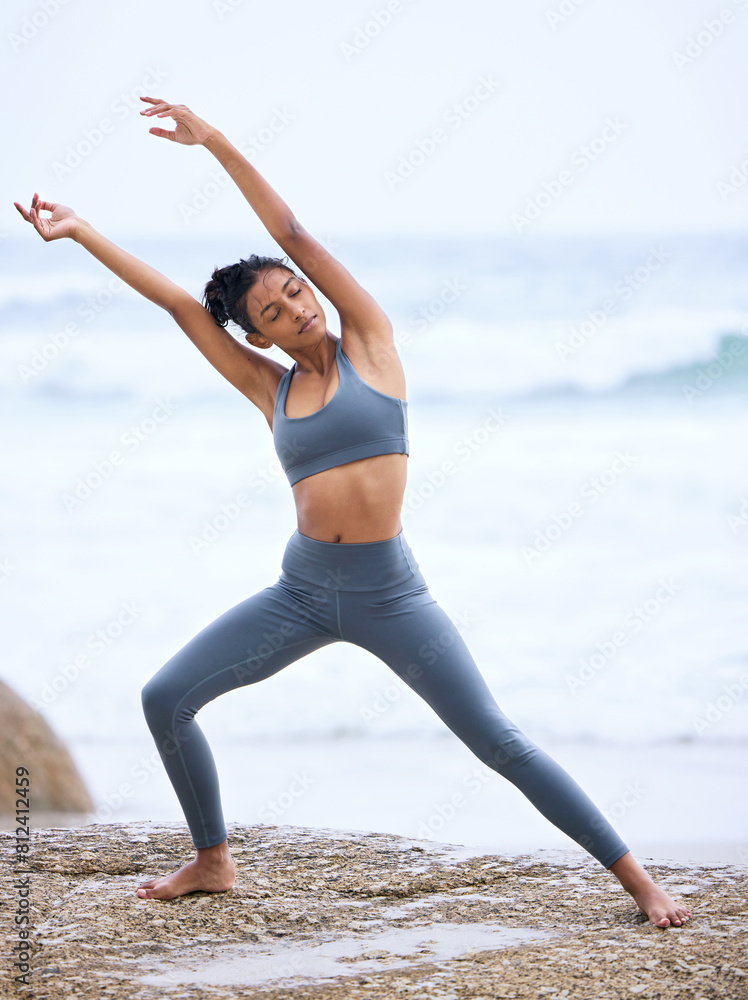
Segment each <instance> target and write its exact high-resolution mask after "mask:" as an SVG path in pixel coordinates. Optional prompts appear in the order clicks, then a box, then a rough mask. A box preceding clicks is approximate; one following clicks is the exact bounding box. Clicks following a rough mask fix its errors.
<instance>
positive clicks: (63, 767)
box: [0, 681, 93, 815]
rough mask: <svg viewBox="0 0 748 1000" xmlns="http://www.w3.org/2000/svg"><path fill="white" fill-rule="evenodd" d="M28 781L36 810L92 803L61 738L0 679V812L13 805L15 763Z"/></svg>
mask: <svg viewBox="0 0 748 1000" xmlns="http://www.w3.org/2000/svg"><path fill="white" fill-rule="evenodd" d="M19 766H23V767H27V768H28V769H29V771H30V772H31V777H32V780H33V788H32V795H33V801H32V807H33V809H34V811H35V812H36V813H37V814H38V813H39V812H51V813H54V812H57V813H66V812H70V813H83V814H85V813H88V812H91V811H92V810H93V803H92V802H91V797H90V795H89V794H88V790H87V789H86V786H85V784H84V783H83V779H82V778H81V776H80V774H79V773H78V769H77V767H76V766H75V763H74V762H73V758H72V757H71V756H70V754H69V752H68V750H67V748H66V747H65V745H64V743H62V741H61V740H60V739H59V737H57V736H56V735H55V734H54V732H53V731H52V730H51V729H50V728H49V726H48V724H47V723H46V722H45V720H44V718H43V717H42V716H41V715H40V714H39V713H38V712H37V711H35V710H34V709H33V708H31V706H30V705H27V704H26V702H25V701H24V700H23V698H20V697H19V696H18V695H17V694H16V693H15V691H12V690H11V689H10V688H9V687H8V685H7V684H4V683H3V682H2V681H0V813H2V814H6V815H7V814H12V813H13V812H14V811H15V808H16V768H17V767H19Z"/></svg>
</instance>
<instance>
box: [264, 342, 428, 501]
mask: <svg viewBox="0 0 748 1000" xmlns="http://www.w3.org/2000/svg"><path fill="white" fill-rule="evenodd" d="M335 358H336V361H337V366H338V379H339V381H340V384H339V385H338V388H337V389H336V391H335V395H334V396H333V397H332V399H330V400H329V401H328V402H327V403H325V405H324V406H323V407H322V408H321V409H319V410H316V411H315V412H314V413H310V414H309V415H308V416H306V417H287V416H286V414H285V409H286V396H287V395H288V388H289V386H290V384H291V378H292V376H293V373H294V371H295V370H296V363H295V362H294V364H293V367H292V368H289V369H288V371H286V372H285V373H284V374H283V375H282V376H281V379H280V382H279V383H278V388H277V389H276V392H275V408H274V410H273V444H274V445H275V450H276V452H277V453H278V458H279V459H280V462H281V465H282V466H283V471H284V472H285V473H286V476H287V477H288V481H289V482H290V484H291V485H292V486H293V485H294V483H298V481H299V480H300V479H305V478H306V477H307V476H313V475H314V474H315V473H317V472H324V471H325V470H326V469H334V468H335V467H336V466H338V465H345V464H346V462H355V461H356V459H359V458H371V457H372V456H373V455H392V454H405V455H409V454H410V451H409V444H408V404H407V402H406V400H404V399H400V398H399V397H398V396H388V395H387V394H386V393H384V392H380V391H379V390H378V389H374V388H373V387H372V386H370V385H369V384H368V382H364V380H363V379H362V378H361V376H360V375H359V374H358V372H357V371H356V369H355V368H354V367H353V365H352V364H351V362H350V359H349V358H348V356H347V355H346V354H345V352H344V351H343V347H342V344H341V340H340V337H338V338H337V343H336V345H335Z"/></svg>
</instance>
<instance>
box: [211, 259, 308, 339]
mask: <svg viewBox="0 0 748 1000" xmlns="http://www.w3.org/2000/svg"><path fill="white" fill-rule="evenodd" d="M287 260H288V257H283V258H280V257H260V256H258V255H257V254H256V253H253V254H252V255H251V256H250V257H249V258H248V259H247V260H243V259H242V260H240V261H239V263H238V264H229V265H228V266H227V267H217V268H215V269H214V271H213V274H212V275H211V276H210V281H209V282H208V283H207V284H206V286H205V291H204V293H203V305H204V306H205V308H206V309H207V310H208V312H209V313H210V314H211V316H212V317H213V318H214V319H215V321H216V323H218V325H219V326H226V324H227V323H228V321H229V320H233V321H234V323H237V324H238V325H239V326H240V327H241V328H242V330H244V331H245V332H246V333H256V332H257V331H256V330H255V328H254V327H253V326H252V321H251V320H250V318H249V316H248V315H247V312H246V310H245V308H244V303H243V298H244V296H245V294H246V293H247V292H248V291H249V289H250V288H251V287H252V285H254V283H255V281H256V280H257V276H258V274H260V272H261V271H269V270H272V269H273V268H276V267H279V268H282V269H283V270H284V271H288V272H290V273H291V274H295V273H296V272H295V271H294V270H293V269H292V268H290V267H289V266H288V264H287V263H286V261H287ZM297 277H298V275H297Z"/></svg>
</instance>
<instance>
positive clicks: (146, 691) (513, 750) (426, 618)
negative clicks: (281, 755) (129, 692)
mask: <svg viewBox="0 0 748 1000" xmlns="http://www.w3.org/2000/svg"><path fill="white" fill-rule="evenodd" d="M332 642H352V643H354V644H355V645H357V646H362V647H363V648H364V649H368V650H369V651H370V652H371V653H373V654H374V655H375V656H378V657H379V658H380V659H381V660H383V661H384V662H385V663H386V664H387V665H388V666H389V667H391V669H392V670H394V671H395V673H396V674H397V675H398V677H400V678H401V679H402V680H403V681H404V682H405V683H406V684H407V685H408V686H409V687H411V688H412V689H413V690H414V691H415V692H416V693H417V694H419V695H420V696H421V697H422V698H423V699H424V700H425V701H426V702H427V703H428V704H429V705H430V706H431V707H432V708H433V710H434V711H435V712H436V714H437V715H438V716H439V717H440V718H441V719H442V720H443V721H444V722H445V723H446V725H447V726H448V727H449V728H450V729H451V730H452V732H453V733H455V734H456V735H457V736H458V737H459V738H460V739H461V740H462V741H463V742H464V743H465V744H466V745H467V746H468V747H469V748H470V749H471V750H472V751H473V753H474V754H475V755H476V757H478V758H479V759H480V760H481V761H483V763H484V764H486V765H488V767H490V768H493V770H494V771H497V772H498V773H499V774H501V775H503V776H504V777H505V778H507V779H508V780H509V781H511V782H512V784H513V785H516V787H517V788H519V789H520V791H521V792H523V793H524V795H526V796H527V798H528V799H529V800H530V802H532V804H533V805H534V806H535V807H536V808H537V809H539V810H540V812H541V813H542V814H543V815H544V816H545V817H546V818H547V819H548V820H550V822H551V823H553V824H555V825H556V826H557V827H558V828H559V829H560V830H563V832H564V833H565V834H567V836H569V837H571V839H572V840H575V841H576V842H577V843H578V844H580V845H581V846H582V847H584V848H585V849H586V850H587V851H589V853H590V854H591V855H592V856H593V857H595V858H596V859H597V860H598V861H599V862H600V864H602V865H603V866H604V867H606V868H608V867H610V865H612V864H613V863H614V862H615V861H617V860H618V858H620V857H621V856H622V855H623V854H625V853H626V852H627V851H628V848H627V847H626V845H625V844H624V842H623V841H622V840H621V838H620V837H619V836H618V834H617V833H616V832H615V830H614V829H613V827H612V826H611V825H610V823H609V822H608V821H607V820H606V819H605V817H604V816H603V814H602V813H601V812H600V810H599V809H598V808H597V806H595V804H594V803H593V802H592V800H591V799H590V798H589V797H588V796H587V795H586V794H585V792H583V791H582V789H581V788H580V787H579V785H578V784H577V783H576V782H575V781H574V780H573V779H572V778H571V777H570V776H569V775H568V774H567V773H566V771H565V770H564V769H563V768H562V767H561V766H560V765H559V764H557V763H556V762H555V761H554V760H553V759H552V758H551V757H549V756H548V754H547V753H545V751H544V750H541V749H540V748H539V747H537V746H536V745H535V744H534V743H532V742H531V741H530V740H529V739H528V738H527V737H526V736H525V735H524V733H522V732H521V730H519V729H518V728H517V726H516V725H515V724H514V723H513V722H511V720H510V719H508V718H507V717H506V716H505V715H504V713H503V712H502V711H501V709H500V708H499V706H498V705H497V704H496V702H495V701H494V698H493V695H492V694H491V692H490V690H489V688H488V686H487V685H486V682H485V680H484V679H483V677H482V675H481V673H480V672H479V670H478V667H477V666H476V664H475V661H474V660H473V657H472V655H471V654H470V651H469V650H468V648H467V646H466V645H465V642H464V640H463V638H462V636H461V635H460V633H459V632H458V631H457V628H456V627H455V625H454V623H453V622H452V621H451V619H450V618H449V617H448V616H447V614H446V613H445V612H444V611H443V610H442V609H441V608H440V607H439V605H438V604H437V603H436V601H435V600H434V598H433V597H432V596H431V594H430V593H429V589H428V587H427V585H426V582H425V580H424V578H423V576H422V574H421V571H420V569H419V567H418V564H417V563H416V561H415V558H414V557H413V553H412V551H411V549H410V546H409V545H408V543H407V542H406V540H405V537H404V535H403V533H402V531H401V532H400V534H399V535H396V536H395V537H394V538H388V539H385V540H384V541H379V542H354V543H343V544H340V543H335V542H321V541H319V540H317V539H315V538H309V537H308V536H307V535H302V534H300V532H299V531H298V530H297V531H295V532H294V534H293V535H292V536H291V538H290V539H289V541H288V544H287V546H286V549H285V552H284V554H283V560H282V563H281V575H280V577H279V578H278V581H277V582H276V583H274V584H273V585H272V586H270V587H265V589H264V590H261V591H259V593H257V594H255V595H254V596H253V597H249V598H247V600H245V601H242V602H241V603H240V604H237V605H236V607H234V608H231V609H230V610H229V611H227V612H226V613H225V614H223V615H221V616H220V617H219V618H217V619H216V620H215V621H214V622H212V623H211V624H210V625H208V626H207V627H206V628H204V629H203V630H202V631H201V632H200V633H198V635H196V636H195V638H194V639H191V640H190V641H189V642H188V643H187V645H186V646H184V647H183V648H182V649H181V650H180V651H179V652H178V653H177V654H176V655H175V656H173V657H172V658H171V659H170V660H169V661H168V662H167V663H166V664H165V665H164V666H163V667H162V668H161V670H159V671H158V673H157V674H156V675H155V676H154V677H153V678H152V679H151V680H150V681H149V682H148V683H147V684H146V685H145V687H144V688H143V710H144V712H145V715H146V719H147V721H148V726H149V728H150V730H151V733H152V734H153V737H154V739H155V741H156V745H157V747H158V751H159V754H160V756H161V759H162V761H163V763H164V767H165V768H166V771H167V773H168V775H169V778H170V780H171V783H172V785H173V786H174V790H175V792H176V794H177V797H178V799H179V802H180V804H181V806H182V809H183V810H184V814H185V817H186V820H187V824H188V826H189V829H190V833H191V835H192V839H193V842H194V844H195V847H196V848H202V847H213V846H214V845H216V844H219V843H221V842H222V841H223V840H226V827H225V825H224V820H223V812H222V809H221V798H220V792H219V787H218V775H217V773H216V768H215V763H214V761H213V755H212V753H211V751H210V748H209V746H208V743H207V741H206V739H205V736H204V735H203V733H202V731H201V730H200V727H199V726H198V725H197V723H196V722H195V715H196V713H197V712H198V710H199V709H200V708H201V707H202V706H203V705H205V704H206V703H207V702H209V701H212V700H213V699H214V698H217V697H218V696H219V695H222V694H225V692H226V691H231V690H233V689H234V688H238V687H242V686H243V685H245V684H254V683H255V682H257V681H261V680H264V678H266V677H270V676H272V675H273V674H275V673H277V672H278V671H279V670H281V669H282V668H283V667H285V666H287V665H288V664H289V663H292V662H293V661H294V660H298V659H299V658H300V657H302V656H306V655H307V654H308V653H311V652H313V651H314V650H315V649H320V647H322V646H326V645H328V644H329V643H332Z"/></svg>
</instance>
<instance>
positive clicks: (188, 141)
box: [140, 97, 216, 146]
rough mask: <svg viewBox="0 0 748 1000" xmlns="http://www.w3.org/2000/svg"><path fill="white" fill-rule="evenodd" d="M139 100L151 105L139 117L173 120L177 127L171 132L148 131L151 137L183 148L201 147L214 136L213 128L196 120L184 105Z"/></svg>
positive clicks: (150, 98)
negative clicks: (179, 144)
mask: <svg viewBox="0 0 748 1000" xmlns="http://www.w3.org/2000/svg"><path fill="white" fill-rule="evenodd" d="M140 100H141V101H146V102H147V103H148V104H152V105H153V107H152V108H146V109H145V110H144V111H141V112H140V113H141V115H145V116H146V117H153V116H154V115H155V116H156V117H157V118H173V119H174V121H175V122H176V123H177V127H176V128H175V129H173V130H171V131H170V130H169V129H166V128H151V129H148V131H149V132H150V133H151V135H157V136H159V137H160V138H162V139H171V141H172V142H179V143H181V144H182V145H183V146H201V145H202V144H203V143H204V142H205V141H206V140H207V139H209V138H210V137H211V136H212V135H214V134H215V131H216V130H215V129H214V128H211V126H210V125H208V123H207V122H204V121H203V120H202V118H198V117H197V115H195V114H193V113H192V112H191V111H190V109H189V108H187V107H185V106H184V104H169V103H168V102H167V101H164V100H162V99H161V98H160V97H141V98H140Z"/></svg>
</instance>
